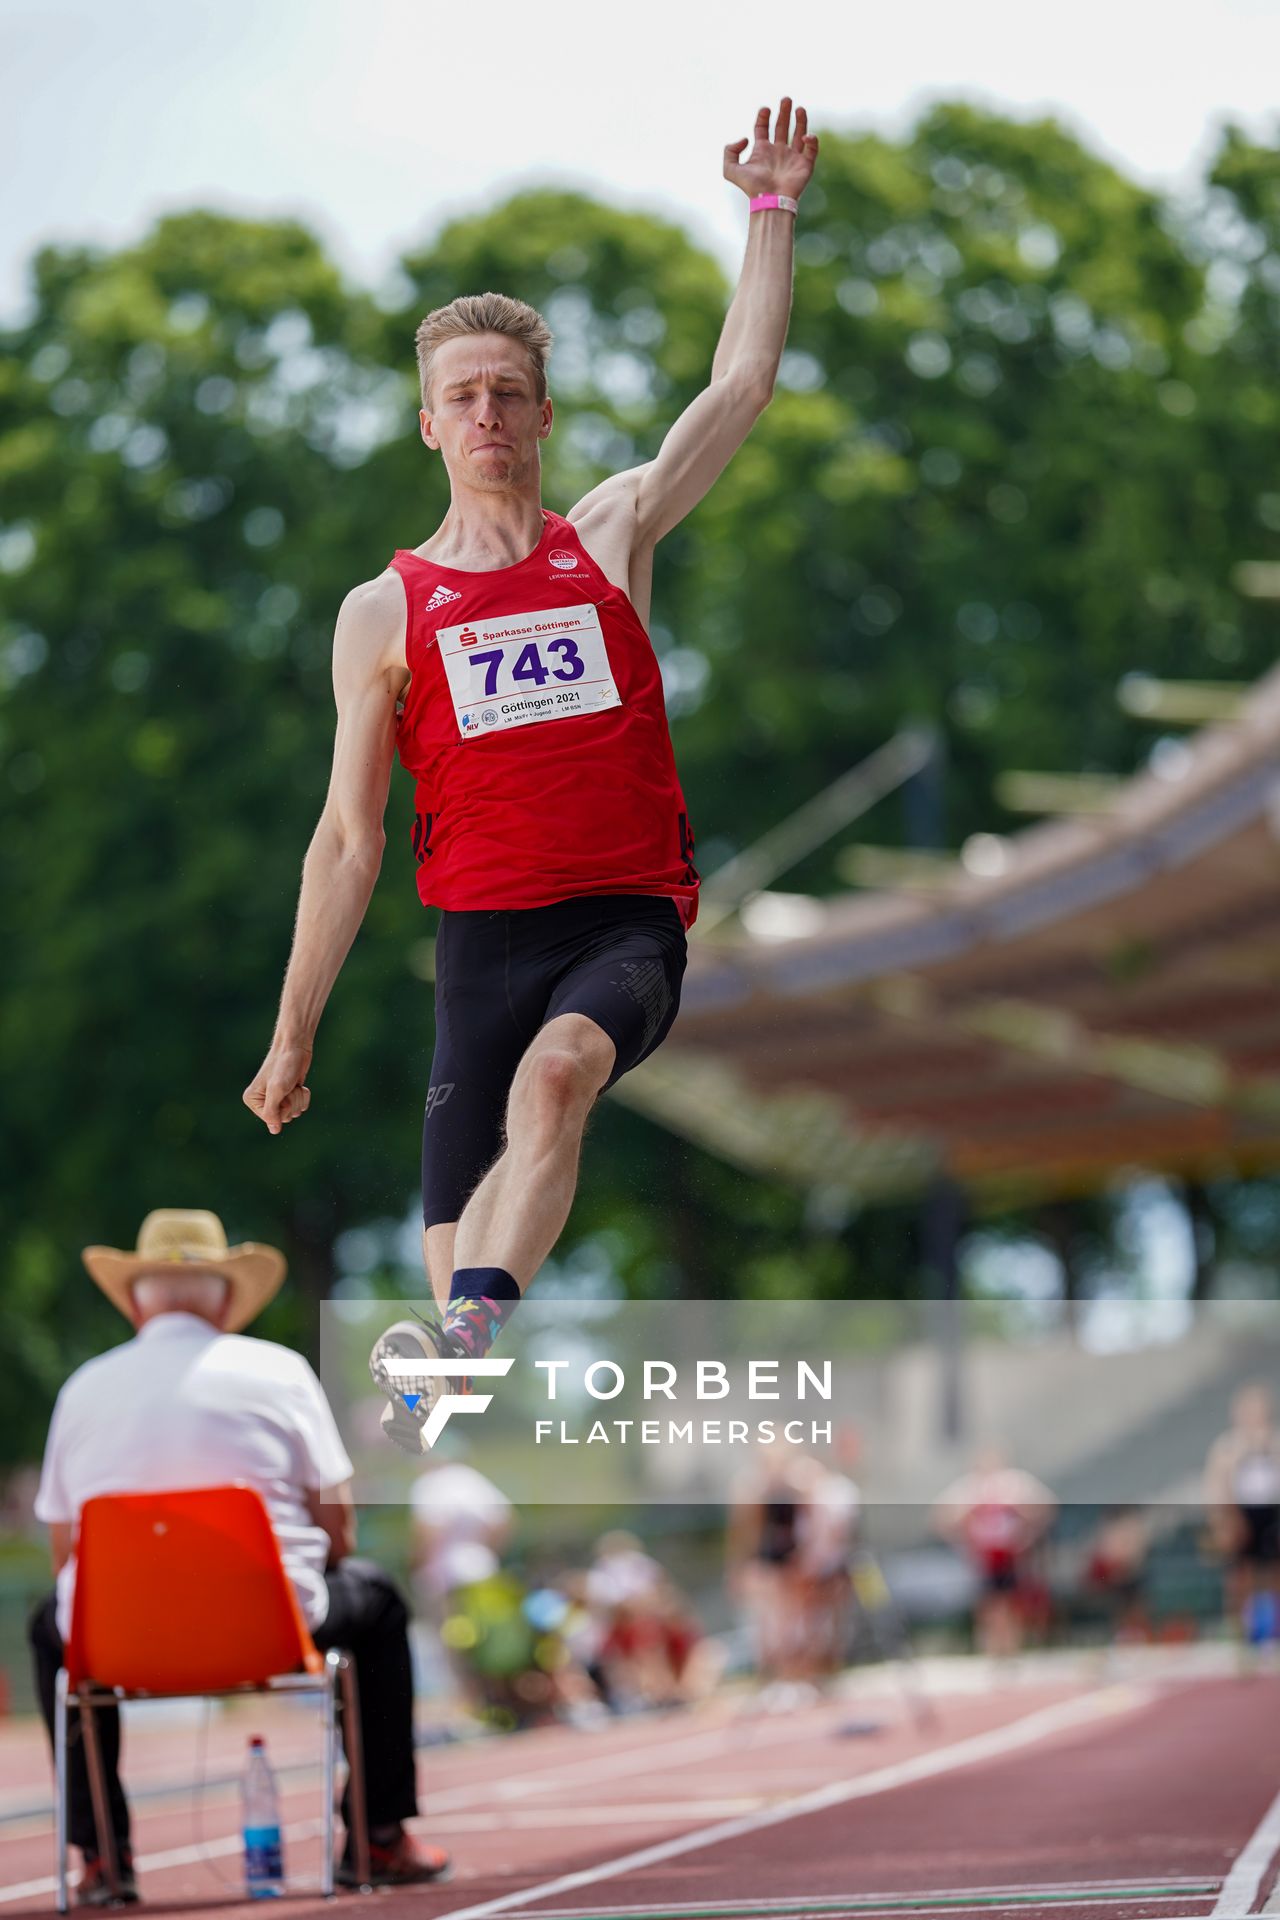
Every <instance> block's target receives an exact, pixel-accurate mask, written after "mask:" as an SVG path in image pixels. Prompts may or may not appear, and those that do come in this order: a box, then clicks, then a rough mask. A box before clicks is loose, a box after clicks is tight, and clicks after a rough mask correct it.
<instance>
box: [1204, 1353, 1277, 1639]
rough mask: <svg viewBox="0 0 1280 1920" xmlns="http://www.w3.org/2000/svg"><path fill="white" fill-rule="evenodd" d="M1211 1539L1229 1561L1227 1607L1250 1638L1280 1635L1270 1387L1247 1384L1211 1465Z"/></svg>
mask: <svg viewBox="0 0 1280 1920" xmlns="http://www.w3.org/2000/svg"><path fill="white" fill-rule="evenodd" d="M1205 1495H1206V1500H1207V1502H1208V1508H1209V1530H1210V1539H1211V1541H1212V1543H1213V1545H1214V1547H1215V1548H1216V1549H1217V1551H1218V1552H1219V1553H1221V1554H1222V1555H1223V1556H1224V1557H1225V1558H1226V1560H1227V1562H1228V1568H1229V1571H1228V1575H1227V1604H1228V1607H1229V1609H1230V1612H1231V1616H1232V1619H1233V1620H1234V1621H1235V1622H1237V1623H1238V1625H1239V1627H1240V1629H1241V1630H1242V1631H1243V1633H1244V1637H1245V1639H1246V1640H1250V1641H1257V1642H1261V1641H1267V1640H1275V1639H1277V1638H1280V1622H1277V1609H1278V1607H1280V1434H1277V1432H1276V1430H1275V1427H1274V1425H1273V1423H1272V1412H1271V1395H1270V1394H1269V1392H1268V1391H1267V1389H1266V1387H1264V1386H1258V1385H1254V1386H1248V1387H1242V1388H1241V1389H1240V1391H1239V1393H1237V1394H1236V1397H1235V1399H1234V1400H1233V1402H1232V1405H1231V1426H1230V1428H1229V1429H1228V1431H1227V1432H1226V1433H1224V1434H1223V1435H1222V1436H1221V1437H1220V1438H1219V1439H1218V1440H1216V1441H1215V1442H1214V1444H1213V1446H1212V1448H1211V1449H1210V1452H1209V1458H1208V1461H1207V1463H1206V1466H1205Z"/></svg>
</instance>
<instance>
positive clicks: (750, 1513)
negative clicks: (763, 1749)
mask: <svg viewBox="0 0 1280 1920" xmlns="http://www.w3.org/2000/svg"><path fill="white" fill-rule="evenodd" d="M859 1507H860V1496H859V1493H858V1489H857V1487H856V1485H855V1484H854V1482H853V1481H852V1480H851V1479H849V1478H848V1477H847V1476H846V1475H844V1474H842V1473H838V1472H836V1471H834V1470H833V1469H832V1468H830V1467H827V1466H824V1465H823V1464H822V1463H821V1462H819V1461H817V1460H815V1459H813V1458H811V1457H810V1456H809V1455H808V1454H804V1453H800V1452H798V1451H797V1450H796V1449H794V1448H790V1447H784V1446H776V1445H775V1446H771V1447H767V1448H763V1449H761V1454H760V1457H759V1459H758V1460H757V1462H756V1464H755V1466H754V1467H753V1468H752V1470H751V1472H750V1473H749V1474H748V1476H747V1477H746V1479H745V1480H744V1481H743V1482H742V1484H741V1486H740V1487H739V1489H738V1491H737V1493H736V1495H735V1499H734V1503H733V1505H732V1507H731V1509H730V1512H729V1527H728V1541H727V1548H728V1579H729V1586H730V1591H731V1593H733V1595H734V1596H735V1597H736V1598H737V1599H738V1600H739V1601H740V1602H741V1604H742V1605H743V1607H744V1609H745V1611H746V1613H747V1616H748V1619H749V1621H750V1625H751V1631H752V1638H753V1641H754V1653H755V1663H756V1669H757V1671H758V1673H759V1675H760V1678H761V1680H762V1681H763V1682H764V1683H765V1686H766V1688H785V1689H790V1690H791V1694H792V1695H796V1690H797V1689H799V1690H808V1689H813V1688H815V1686H816V1684H817V1683H818V1682H819V1681H821V1680H824V1679H827V1678H829V1677H830V1676H831V1675H832V1674H834V1673H836V1672H837V1671H838V1670H839V1669H840V1668H841V1667H842V1666H843V1665H844V1661H845V1655H846V1651H847V1648H848V1642H849V1623H850V1609H851V1589H850V1578H849V1572H850V1561H851V1557H852V1553H853V1546H854V1539H855V1534H856V1528H857V1520H858V1513H859ZM797 1697H798V1696H797Z"/></svg>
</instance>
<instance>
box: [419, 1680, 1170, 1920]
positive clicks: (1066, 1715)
mask: <svg viewBox="0 0 1280 1920" xmlns="http://www.w3.org/2000/svg"><path fill="white" fill-rule="evenodd" d="M1149 1698H1150V1694H1149V1692H1148V1691H1147V1690H1146V1689H1142V1690H1139V1689H1138V1688H1136V1687H1128V1686H1125V1687H1104V1688H1102V1689H1101V1690H1099V1691H1097V1692H1094V1693H1088V1694H1085V1696H1084V1697H1083V1699H1080V1700H1066V1701H1062V1702H1060V1703H1059V1704H1058V1705H1057V1706H1053V1707H1042V1708H1041V1709H1040V1710H1039V1711H1038V1712H1036V1713H1031V1714H1028V1715H1026V1717H1025V1718H1024V1719H1022V1720H1015V1721H1014V1722H1013V1723H1012V1724H1011V1725H1010V1726H1007V1727H999V1728H997V1729H995V1730H994V1731H993V1732H991V1733H980V1734H976V1735H974V1736H973V1738H971V1739H969V1740H960V1741H958V1742H957V1743H956V1745H955V1746H951V1747H940V1748H938V1749H936V1750H935V1751H934V1752H932V1753H922V1754H918V1755H917V1756H916V1757H915V1759H913V1760H901V1761H899V1762H897V1764H896V1765H894V1766H889V1767H881V1768H879V1769H878V1770H877V1771H875V1772H873V1773H864V1774H857V1775H855V1776H854V1777H853V1778H852V1779H850V1780H836V1781H833V1782H831V1783H830V1784H829V1785H827V1786H825V1787H818V1788H815V1790H814V1791H813V1792H812V1793H806V1794H801V1795H800V1796H799V1797H798V1798H796V1799H794V1800H784V1801H782V1802H781V1804H780V1805H777V1806H773V1807H765V1808H763V1809H761V1811H760V1812H758V1813H749V1814H744V1815H743V1816H742V1817H741V1818H739V1819H736V1820H724V1821H720V1822H718V1823H717V1824H716V1825H715V1826H711V1827H702V1828H700V1829H698V1830H697V1831H696V1832H694V1833H685V1834H680V1835H678V1836H677V1837H676V1838H675V1839H672V1840H663V1841H660V1842H658V1843H657V1844H656V1845H655V1846H651V1847H641V1848H639V1849H638V1850H637V1851H636V1852H634V1853H624V1854H621V1855H619V1856H618V1857H617V1858H616V1859H613V1860H606V1861H604V1862H602V1864H601V1865H599V1866H595V1867H587V1868H584V1869H583V1870H582V1871H581V1872H578V1873H566V1874H562V1875H560V1876H559V1877H558V1878H557V1879H555V1880H547V1881H544V1882H543V1884H542V1885H541V1886H535V1887H523V1888H521V1889H520V1890H519V1891H517V1892H514V1893H504V1894H501V1895H500V1896H499V1897H498V1898H497V1899H495V1900H482V1901H480V1902H479V1903H478V1904H477V1905H476V1906H472V1907H455V1908H453V1909H452V1910H451V1912H450V1913H449V1915H448V1917H447V1920H482V1916H484V1915H488V1914H491V1913H507V1912H509V1911H511V1910H512V1909H513V1908H517V1907H527V1906H528V1905H529V1904H530V1902H533V1901H538V1900H549V1899H550V1898H551V1897H552V1895H553V1894H557V1893H570V1892H572V1891H573V1890H574V1889H575V1888H577V1887H589V1886H593V1885H594V1884H595V1882H596V1881H598V1880H611V1879H613V1878H614V1877H615V1876H616V1875H618V1874H620V1873H628V1872H633V1871H636V1870H637V1869H639V1868H641V1867H650V1866H656V1865H657V1864H658V1863H659V1862H660V1861H663V1860H673V1859H676V1858H677V1857H678V1856H679V1855H680V1854H682V1853H695V1852H697V1851H698V1850H699V1849H700V1848H702V1847H713V1846H717V1845H718V1844H719V1843H720V1842H721V1841H724V1840H740V1839H742V1838H743V1837H744V1835H746V1834H749V1833H759V1832H760V1831H761V1829H762V1828H765V1827H774V1826H780V1825H781V1824H782V1823H783V1822H784V1821H786V1820H796V1819H799V1818H800V1817H801V1815H803V1814H807V1813H820V1812H822V1811H824V1810H825V1809H826V1808H827V1807H838V1806H841V1805H843V1804H844V1803H845V1802H846V1801H849V1800H862V1799H866V1798H867V1797H869V1796H870V1795H872V1794H877V1793H889V1792H891V1791H892V1790H893V1789H894V1788H895V1787H905V1786H911V1785H913V1784H914V1783H915V1782H916V1781H918V1780H929V1779H932V1778H933V1777H934V1776H935V1775H936V1774H940V1773H950V1772H953V1771H954V1770H955V1769H956V1768H958V1767H971V1766H976V1765H978V1764H979V1763H980V1762H981V1761H983V1760H997V1759H1000V1758H1001V1757H1002V1756H1003V1755H1004V1754H1006V1753H1013V1752H1015V1751H1016V1750H1017V1749H1018V1748H1019V1747H1025V1746H1030V1745H1032V1744H1033V1743H1034V1742H1035V1741H1037V1740H1045V1739H1048V1738H1049V1736H1050V1735H1052V1734H1055V1733H1060V1732H1063V1731H1065V1730H1066V1729H1067V1728H1069V1727H1074V1726H1080V1725H1084V1724H1087V1723H1088V1722H1089V1721H1091V1720H1095V1719H1097V1718H1099V1717H1100V1716H1101V1715H1103V1714H1110V1713H1126V1712H1129V1711H1130V1710H1131V1709H1132V1708H1134V1707H1136V1706H1140V1705H1142V1704H1144V1703H1145V1702H1146V1701H1147V1700H1148V1699H1149Z"/></svg>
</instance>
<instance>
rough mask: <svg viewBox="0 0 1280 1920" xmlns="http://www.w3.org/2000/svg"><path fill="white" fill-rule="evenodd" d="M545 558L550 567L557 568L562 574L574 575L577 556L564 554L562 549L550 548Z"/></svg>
mask: <svg viewBox="0 0 1280 1920" xmlns="http://www.w3.org/2000/svg"><path fill="white" fill-rule="evenodd" d="M547 558H548V560H549V561H550V562H551V564H552V566H553V567H559V568H560V570H561V572H562V573H574V572H576V571H577V566H578V556H577V554H576V553H566V552H565V550H564V548H563V547H552V549H551V551H550V553H549V554H548V555H547Z"/></svg>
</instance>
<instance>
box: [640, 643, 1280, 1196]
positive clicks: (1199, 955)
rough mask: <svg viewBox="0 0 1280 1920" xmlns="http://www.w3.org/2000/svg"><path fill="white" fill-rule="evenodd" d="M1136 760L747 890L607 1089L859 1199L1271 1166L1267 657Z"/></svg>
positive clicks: (1278, 818) (1273, 901)
mask: <svg viewBox="0 0 1280 1920" xmlns="http://www.w3.org/2000/svg"><path fill="white" fill-rule="evenodd" d="M1155 761H1156V770H1154V771H1150V772H1147V773H1144V774H1143V775H1141V776H1140V777H1138V778H1136V779H1134V780H1132V781H1130V782H1127V783H1124V784H1122V785H1119V786H1118V787H1117V788H1116V789H1115V792H1114V794H1113V795H1112V796H1111V798H1110V802H1109V804H1108V805H1107V806H1106V807H1105V809H1104V810H1103V811H1101V812H1098V813H1093V814H1090V815H1088V816H1087V817H1080V818H1072V819H1063V820H1056V821H1053V822H1051V823H1048V824H1045V825H1041V826H1037V827H1033V828H1030V829H1028V830H1027V831H1025V832H1023V833H1021V834H1019V835H1016V836H1014V837H1011V838H1009V839H1007V840H996V839H994V838H992V837H989V836H979V841H978V843H977V845H976V846H975V845H974V843H970V846H969V848H968V849H967V853H968V864H967V865H966V864H964V863H962V862H961V861H955V862H948V863H946V865H945V867H942V868H940V869H939V870H938V872H937V874H936V876H935V877H934V878H933V879H932V880H931V882H930V883H929V884H928V885H927V886H926V887H923V888H921V889H919V890H914V891H893V892H873V893H854V894H848V895H845V896H842V897H838V898H835V899H832V900H827V901H822V902H818V901H812V900H809V899H801V898H799V897H787V896H766V897H765V898H764V899H763V900H762V901H759V902H757V903H756V909H755V911H750V912H747V913H746V914H745V916H744V922H743V923H742V924H737V925H735V926H734V927H733V930H732V934H731V935H729V936H728V937H727V938H726V937H722V935H723V934H724V933H725V932H726V930H725V929H721V930H718V931H717V932H716V934H714V935H713V936H711V937H709V938H707V939H705V940H701V941H699V940H696V939H695V941H694V943H693V950H692V956H691V961H690V967H689V973H688V977H687V979H686V983H685V993H684V1004H683V1010H682V1012H681V1015H680V1019H679V1022H678V1024H677V1026H676V1028H675V1030H674V1032H673V1034H672V1037H671V1039H670V1040H669V1041H668V1042H667V1044H666V1046H665V1047H663V1048H662V1050H661V1051H660V1052H659V1053H658V1054H656V1055H655V1056H654V1059H653V1060H652V1061H651V1062H649V1063H648V1064H647V1065H646V1066H645V1067H643V1068H641V1069H640V1070H639V1071H638V1072H637V1073H635V1074H632V1075H630V1076H628V1078H627V1079H626V1080H624V1081H623V1082H622V1083H620V1088H619V1092H620V1093H621V1096H622V1097H623V1098H624V1099H626V1100H627V1101H628V1102H629V1104H632V1105H634V1106H637V1107H639V1108H640V1109H641V1110H642V1111H644V1112H647V1113H649V1114H650V1115H651V1116H652V1117H654V1118H655V1119H658V1120H661V1121H663V1122H664V1123H665V1124H667V1125H668V1126H670V1127H672V1128H674V1129H675V1130H676V1131H678V1132H681V1133H683V1134H685V1135H687V1136H688V1137H690V1138H693V1139H696V1140H698V1141H700V1142H701V1143H702V1144H704V1145H706V1146H707V1147H709V1148H711V1149H713V1150H715V1151H717V1152H720V1153H722V1154H723V1155H725V1156H726V1157H727V1158H729V1159H732V1160H736V1161H738V1162H739V1163H740V1164H743V1165H746V1166H751V1167H757V1168H761V1169H768V1170H770V1171H772V1172H774V1173H776V1174H779V1175H782V1176H790V1177H792V1178H795V1179H799V1180H801V1181H803V1182H804V1183H805V1184H806V1185H811V1186H812V1185H833V1186H836V1187H842V1188H849V1189H852V1190H854V1191H857V1192H859V1193H862V1194H866V1195H878V1196H880V1197H888V1196H890V1195H892V1194H894V1193H905V1192H909V1191H911V1190H912V1189H914V1188H917V1187H918V1186H920V1185H921V1184H922V1183H923V1182H925V1181H926V1180H928V1179H929V1178H931V1177H932V1176H933V1175H934V1174H936V1173H939V1172H942V1173H945V1174H948V1175H950V1176H951V1177H952V1178H954V1179H956V1180H958V1181H959V1182H961V1183H963V1184H964V1185H966V1186H967V1187H969V1188H971V1189H977V1190H978V1192H979V1193H982V1192H985V1193H986V1194H987V1195H988V1196H989V1197H990V1198H991V1199H992V1200H998V1199H1002V1198H1003V1199H1013V1198H1016V1197H1020V1196H1024V1195H1025V1196H1026V1197H1033V1196H1035V1195H1045V1194H1051V1193H1055V1192H1057V1193H1069V1192H1080V1191H1084V1190H1087V1189H1089V1188H1090V1187H1093V1186H1096V1185H1098V1184H1101V1183H1102V1182H1103V1181H1105V1180H1106V1179H1107V1178H1108V1177H1109V1176H1110V1175H1111V1174H1113V1173H1114V1172H1115V1171H1116V1170H1117V1169H1121V1168H1126V1167H1131V1168H1136V1167H1146V1168H1155V1169H1164V1170H1168V1171H1171V1172H1181V1173H1185V1174H1188V1175H1196V1176H1207V1175H1210V1174H1212V1173H1215V1172H1220V1171H1226V1170H1236V1171H1250V1170H1258V1169H1261V1168H1263V1167H1266V1166H1280V670H1277V671H1276V672H1274V673H1272V674H1271V675H1270V676H1268V678H1267V679H1265V680H1263V681H1262V682H1260V683H1259V684H1258V685H1257V686H1256V687H1255V688H1253V689H1252V691H1251V692H1249V693H1248V694H1247V695H1246V696H1245V697H1244V698H1243V700H1242V702H1241V704H1240V707H1239V709H1238V712H1237V714H1236V717H1235V718H1234V719H1233V720H1232V721H1230V722H1229V723H1225V724H1221V725H1215V726H1212V727H1209V728H1206V729H1205V730H1204V731H1202V732H1200V733H1198V734H1196V735H1194V736H1192V737H1190V738H1189V739H1187V740H1186V742H1185V744H1179V745H1178V746H1172V745H1170V747H1169V748H1168V749H1167V750H1166V752H1165V753H1163V754H1158V755H1156V756H1155ZM975 865H976V866H977V867H979V868H980V869H982V870H981V871H977V872H975V871H974V870H973V868H974V866H975Z"/></svg>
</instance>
